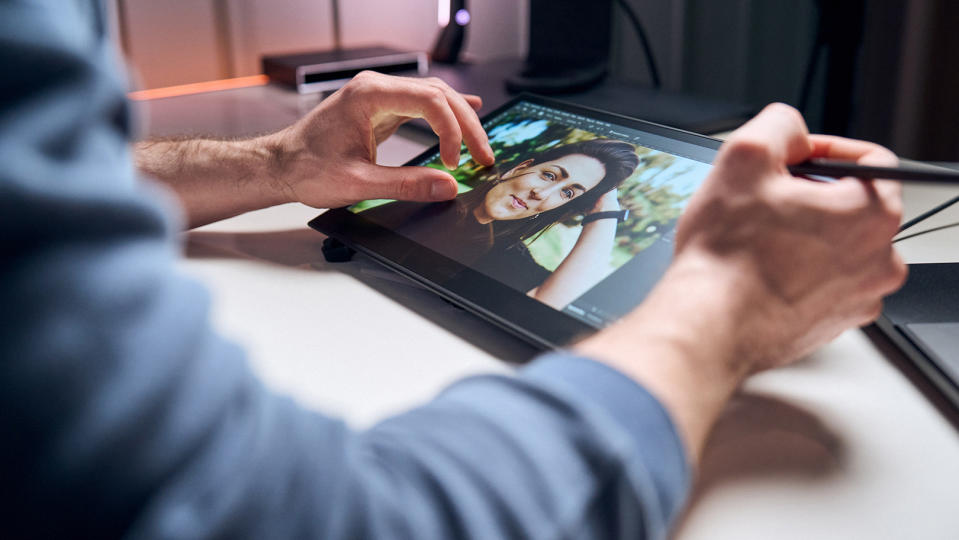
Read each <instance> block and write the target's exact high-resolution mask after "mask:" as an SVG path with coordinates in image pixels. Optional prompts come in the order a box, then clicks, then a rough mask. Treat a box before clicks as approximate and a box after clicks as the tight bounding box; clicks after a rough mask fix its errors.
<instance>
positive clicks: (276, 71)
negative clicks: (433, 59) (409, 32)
mask: <svg viewBox="0 0 959 540" xmlns="http://www.w3.org/2000/svg"><path fill="white" fill-rule="evenodd" d="M261 62H262V66H263V74H264V75H267V76H268V77H269V78H270V80H271V81H274V82H278V83H282V84H286V85H288V86H292V87H293V88H295V89H296V91H297V92H301V93H305V92H323V91H327V90H335V89H337V88H339V87H341V86H343V85H344V84H346V81H348V80H350V78H352V77H353V76H354V75H356V74H357V73H359V72H361V71H364V70H367V69H369V70H373V71H378V72H380V73H414V74H415V73H419V74H420V75H425V74H426V73H427V70H428V69H429V62H428V60H427V58H426V53H424V52H409V51H400V50H397V49H391V48H388V47H362V48H350V49H334V50H330V51H317V52H305V53H296V54H281V55H272V56H264V57H263V58H262V60H261Z"/></svg>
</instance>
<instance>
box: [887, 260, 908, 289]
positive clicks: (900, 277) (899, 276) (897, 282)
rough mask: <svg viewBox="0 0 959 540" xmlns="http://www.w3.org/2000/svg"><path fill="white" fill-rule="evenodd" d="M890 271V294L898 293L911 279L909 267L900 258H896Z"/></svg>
mask: <svg viewBox="0 0 959 540" xmlns="http://www.w3.org/2000/svg"><path fill="white" fill-rule="evenodd" d="M890 266H891V268H890V271H889V289H888V292H892V291H897V290H899V289H901V288H902V286H903V285H905V284H906V280H907V279H909V265H907V264H906V263H905V262H903V261H902V259H900V258H899V257H894V260H893V261H892V264H891V265H890Z"/></svg>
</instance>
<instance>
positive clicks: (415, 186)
mask: <svg viewBox="0 0 959 540" xmlns="http://www.w3.org/2000/svg"><path fill="white" fill-rule="evenodd" d="M419 187H420V185H419V182H416V181H415V180H414V179H413V178H410V177H408V176H407V177H405V178H403V179H401V180H400V182H399V184H397V185H396V194H397V196H398V197H399V198H400V199H406V200H411V199H418V198H420V197H419V191H420V190H419Z"/></svg>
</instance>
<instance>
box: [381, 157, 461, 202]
mask: <svg viewBox="0 0 959 540" xmlns="http://www.w3.org/2000/svg"><path fill="white" fill-rule="evenodd" d="M364 177H365V178H368V179H369V183H368V185H366V186H364V191H365V192H367V193H368V196H367V198H370V199H399V200H402V201H446V200H449V199H452V198H453V197H455V196H456V192H457V189H456V180H454V179H453V177H452V176H451V175H450V174H449V173H446V172H443V171H440V170H437V169H434V168H432V167H385V166H382V165H370V171H368V173H367V174H365V175H364Z"/></svg>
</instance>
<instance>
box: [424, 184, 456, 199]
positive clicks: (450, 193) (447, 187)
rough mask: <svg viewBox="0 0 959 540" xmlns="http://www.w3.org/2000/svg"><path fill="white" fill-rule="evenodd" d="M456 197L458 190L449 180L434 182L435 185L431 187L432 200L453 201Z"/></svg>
mask: <svg viewBox="0 0 959 540" xmlns="http://www.w3.org/2000/svg"><path fill="white" fill-rule="evenodd" d="M455 196H456V188H454V187H453V186H452V185H451V184H450V182H449V181H447V180H434V181H433V185H432V186H430V198H432V199H435V200H446V199H452V198H453V197H455Z"/></svg>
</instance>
